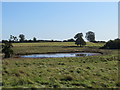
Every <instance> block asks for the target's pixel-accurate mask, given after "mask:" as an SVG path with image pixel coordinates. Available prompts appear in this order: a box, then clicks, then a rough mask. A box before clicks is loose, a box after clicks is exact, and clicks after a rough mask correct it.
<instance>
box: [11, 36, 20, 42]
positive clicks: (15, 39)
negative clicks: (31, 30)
mask: <svg viewBox="0 0 120 90" xmlns="http://www.w3.org/2000/svg"><path fill="white" fill-rule="evenodd" d="M9 41H10V42H11V41H12V42H14V41H18V39H17V37H16V36H13V35H10V39H9Z"/></svg>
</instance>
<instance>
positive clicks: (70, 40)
mask: <svg viewBox="0 0 120 90" xmlns="http://www.w3.org/2000/svg"><path fill="white" fill-rule="evenodd" d="M67 41H68V42H75V40H74V39H72V38H71V39H68V40H67Z"/></svg>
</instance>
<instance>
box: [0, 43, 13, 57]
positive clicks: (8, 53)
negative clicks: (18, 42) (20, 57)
mask: <svg viewBox="0 0 120 90" xmlns="http://www.w3.org/2000/svg"><path fill="white" fill-rule="evenodd" d="M12 47H13V46H12V44H11V43H10V42H5V43H4V45H2V52H3V53H4V54H5V55H4V58H10V57H11V56H12V54H13V50H12V49H11V48H12Z"/></svg>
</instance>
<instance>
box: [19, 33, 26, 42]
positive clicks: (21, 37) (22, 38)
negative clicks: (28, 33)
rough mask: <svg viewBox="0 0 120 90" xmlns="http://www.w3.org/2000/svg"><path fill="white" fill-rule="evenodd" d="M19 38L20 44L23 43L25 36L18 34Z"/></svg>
mask: <svg viewBox="0 0 120 90" xmlns="http://www.w3.org/2000/svg"><path fill="white" fill-rule="evenodd" d="M19 38H20V42H24V41H25V35H23V34H20V35H19Z"/></svg>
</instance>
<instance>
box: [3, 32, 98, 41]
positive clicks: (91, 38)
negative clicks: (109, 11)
mask: <svg viewBox="0 0 120 90" xmlns="http://www.w3.org/2000/svg"><path fill="white" fill-rule="evenodd" d="M78 34H79V33H78ZM85 38H86V39H87V40H88V41H90V42H95V43H97V42H98V41H95V33H94V32H92V31H88V32H87V33H86V36H85ZM75 40H76V38H71V39H68V40H63V41H60V40H38V39H37V38H36V37H33V39H30V40H27V39H26V38H25V35H24V34H20V35H19V36H18V37H16V36H14V35H10V38H9V39H8V40H2V42H3V43H4V42H6V41H9V42H12V43H14V42H15V43H17V42H18V43H19V42H75ZM77 40H78V39H77Z"/></svg>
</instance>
